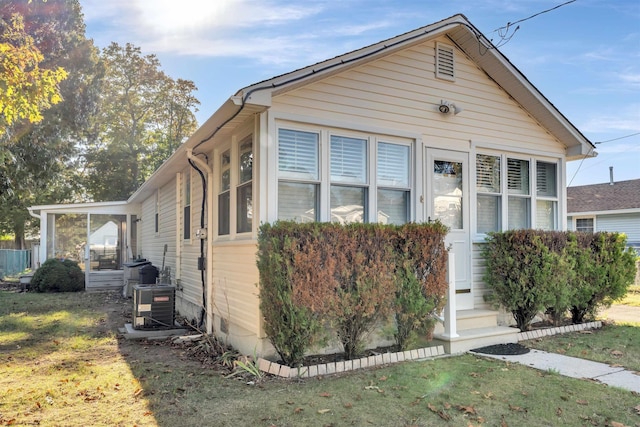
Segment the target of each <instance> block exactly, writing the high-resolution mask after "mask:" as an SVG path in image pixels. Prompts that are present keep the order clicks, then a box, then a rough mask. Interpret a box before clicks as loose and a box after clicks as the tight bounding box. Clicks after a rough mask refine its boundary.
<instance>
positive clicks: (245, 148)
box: [236, 135, 253, 233]
mask: <svg viewBox="0 0 640 427" xmlns="http://www.w3.org/2000/svg"><path fill="white" fill-rule="evenodd" d="M238 172H239V173H238V187H237V191H236V203H237V210H236V212H237V222H236V230H237V232H238V233H246V232H249V231H251V224H252V219H253V197H252V182H253V143H252V137H251V135H249V136H248V137H247V138H245V139H244V140H243V141H242V142H241V143H240V148H239V165H238Z"/></svg>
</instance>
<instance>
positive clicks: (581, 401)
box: [576, 399, 589, 406]
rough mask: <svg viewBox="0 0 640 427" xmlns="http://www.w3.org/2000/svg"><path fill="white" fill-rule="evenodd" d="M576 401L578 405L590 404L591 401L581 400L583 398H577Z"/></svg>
mask: <svg viewBox="0 0 640 427" xmlns="http://www.w3.org/2000/svg"><path fill="white" fill-rule="evenodd" d="M576 403H577V404H578V405H585V406H586V405H588V404H589V402H587V401H586V400H581V399H578V400H576Z"/></svg>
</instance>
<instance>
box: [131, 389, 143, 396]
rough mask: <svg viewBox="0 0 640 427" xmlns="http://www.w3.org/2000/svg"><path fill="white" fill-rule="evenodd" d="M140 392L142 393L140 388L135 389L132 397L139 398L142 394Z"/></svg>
mask: <svg viewBox="0 0 640 427" xmlns="http://www.w3.org/2000/svg"><path fill="white" fill-rule="evenodd" d="M142 391H143V390H142V389H141V388H138V389H136V391H134V392H133V397H138V396H140V394H141V393H142Z"/></svg>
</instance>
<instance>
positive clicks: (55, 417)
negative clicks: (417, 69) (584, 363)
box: [0, 291, 640, 427]
mask: <svg viewBox="0 0 640 427" xmlns="http://www.w3.org/2000/svg"><path fill="white" fill-rule="evenodd" d="M130 304H131V302H124V301H122V300H121V299H119V298H118V297H117V296H116V295H114V294H85V293H78V294H48V295H42V294H30V293H27V294H24V293H14V292H7V291H0V425H15V426H17V425H41V426H133V425H135V426H167V427H169V426H176V425H179V426H255V427H259V426H354V425H355V426H366V425H371V426H440V425H451V426H468V425H473V426H478V425H486V426H512V427H513V426H546V425H548V426H555V425H563V426H585V425H588V426H603V427H604V426H615V425H620V426H622V425H626V426H640V399H639V398H638V396H637V395H633V394H632V393H631V392H628V391H623V390H619V389H613V388H608V387H607V386H604V385H602V384H598V383H594V382H589V381H582V380H576V379H571V378H565V377H561V376H560V375H558V374H556V373H553V372H541V371H537V370H534V369H529V368H527V367H524V366H521V365H512V364H507V363H505V362H500V361H496V360H489V359H484V358H481V357H476V356H473V355H468V354H467V355H463V356H458V357H447V358H442V359H437V360H431V361H423V362H412V363H403V364H398V365H394V366H390V367H385V368H379V369H371V370H364V371H356V372H354V373H350V374H345V375H341V376H335V377H325V378H321V379H318V378H316V379H308V380H300V381H287V380H280V379H274V378H262V379H259V380H258V381H256V382H255V383H254V384H253V385H249V384H247V382H248V380H252V379H253V380H256V378H247V377H245V378H241V377H234V378H225V377H224V375H223V373H222V370H220V369H216V368H215V367H210V366H205V365H203V364H202V363H201V362H200V361H197V360H195V359H193V358H191V357H190V356H189V355H188V354H187V352H186V351H185V350H184V349H180V348H173V347H170V346H168V345H166V343H160V342H133V341H127V340H124V339H121V338H119V337H118V336H117V335H116V328H117V327H118V326H122V325H123V324H124V323H125V317H126V316H127V314H128V313H129V312H130V308H129V305H130ZM608 328H611V331H612V332H611V334H610V339H611V340H612V341H611V342H609V341H606V342H605V341H604V338H603V337H604V335H599V334H593V335H585V337H588V338H589V339H590V340H591V344H592V345H594V346H595V345H596V343H598V342H599V341H600V340H601V339H602V340H603V341H602V344H599V343H598V344H597V345H601V346H602V347H605V346H611V348H612V349H613V348H622V347H620V345H621V344H619V343H617V342H616V337H617V336H616V334H618V338H621V339H627V338H626V337H631V338H633V337H634V336H635V342H636V343H637V342H640V335H639V334H638V332H635V330H631V331H629V332H626V331H627V330H626V329H619V330H618V329H617V328H618V327H617V326H611V327H608ZM637 329H638V328H636V330H637ZM616 331H618V332H616ZM607 339H609V338H607ZM625 343H626V341H625ZM624 345H625V346H627V347H625V349H624V352H626V353H630V356H631V352H632V351H636V352H637V347H636V350H631V351H629V347H630V346H629V345H628V344H624ZM598 348H599V347H598ZM621 351H622V350H621ZM635 354H636V356H635V357H636V361H637V360H638V359H637V357H638V355H637V354H638V353H635ZM618 363H623V362H618ZM624 363H629V364H630V366H631V364H632V361H629V362H627V361H626V360H625V361H624ZM616 423H620V424H616Z"/></svg>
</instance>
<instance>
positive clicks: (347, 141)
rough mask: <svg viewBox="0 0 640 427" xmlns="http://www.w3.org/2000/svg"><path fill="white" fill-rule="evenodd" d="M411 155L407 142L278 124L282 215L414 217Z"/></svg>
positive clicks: (292, 217) (355, 218) (300, 217)
mask: <svg viewBox="0 0 640 427" xmlns="http://www.w3.org/2000/svg"><path fill="white" fill-rule="evenodd" d="M411 156H412V154H411V145H410V143H408V142H407V143H404V142H402V143H396V142H393V141H392V140H391V141H386V140H385V141H379V140H378V137H377V136H375V135H362V136H360V135H358V134H355V135H348V136H347V135H345V134H343V133H340V132H324V131H323V132H309V131H303V130H292V129H284V128H280V129H278V219H280V220H287V219H288V220H296V221H305V222H306V221H334V222H339V223H343V224H346V223H351V222H382V223H395V224H401V223H405V222H407V221H410V205H409V201H410V199H411V197H410V196H411V182H412V181H411V179H410V173H411V167H410V163H411ZM322 159H326V161H327V163H324V164H325V166H324V168H323V169H322V170H325V171H326V173H327V176H321V173H320V170H321V168H320V167H321V164H323V160H322ZM321 190H322V191H321Z"/></svg>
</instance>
